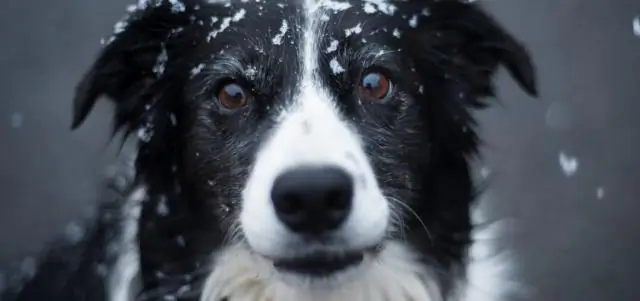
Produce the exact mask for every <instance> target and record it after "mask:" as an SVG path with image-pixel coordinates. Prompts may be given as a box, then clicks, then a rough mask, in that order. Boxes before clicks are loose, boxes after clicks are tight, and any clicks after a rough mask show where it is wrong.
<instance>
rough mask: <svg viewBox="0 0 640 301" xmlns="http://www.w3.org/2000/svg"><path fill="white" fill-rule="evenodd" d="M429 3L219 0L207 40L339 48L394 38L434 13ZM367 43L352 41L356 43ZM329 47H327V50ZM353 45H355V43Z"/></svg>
mask: <svg viewBox="0 0 640 301" xmlns="http://www.w3.org/2000/svg"><path fill="white" fill-rule="evenodd" d="M427 3H429V1H425V4H424V5H416V4H415V3H412V2H411V3H410V2H407V1H389V0H353V1H335V0H292V1H266V0H230V1H229V0H217V1H209V5H213V6H215V7H216V9H214V10H212V12H213V13H212V14H213V15H212V16H210V20H208V21H209V22H210V32H209V34H208V35H207V42H208V43H212V44H213V45H214V47H216V46H217V47H222V48H228V47H230V46H234V44H235V45H236V46H238V45H240V44H243V43H242V42H248V43H247V44H248V45H247V47H252V48H254V49H248V50H256V51H258V52H259V53H263V54H273V51H276V52H277V51H280V50H279V49H284V48H288V49H292V50H294V49H297V50H301V48H302V47H303V45H304V44H305V40H306V39H314V43H313V45H314V47H317V48H322V49H316V51H315V53H317V54H320V55H322V54H323V53H324V54H325V55H326V54H327V53H330V52H332V51H333V50H337V47H338V46H339V44H340V42H341V41H345V40H347V39H349V40H352V41H353V40H355V41H361V42H363V43H364V44H366V43H368V42H373V43H379V44H383V45H384V44H393V43H394V42H396V41H397V40H399V39H401V38H402V36H403V34H405V32H407V31H410V30H411V29H413V28H416V27H418V25H419V23H420V21H421V19H422V18H426V17H428V14H429V10H428V6H427ZM363 43H351V44H350V46H351V47H357V46H358V45H360V46H362V45H363ZM323 50H324V51H323ZM350 50H352V49H350ZM288 59H291V58H288Z"/></svg>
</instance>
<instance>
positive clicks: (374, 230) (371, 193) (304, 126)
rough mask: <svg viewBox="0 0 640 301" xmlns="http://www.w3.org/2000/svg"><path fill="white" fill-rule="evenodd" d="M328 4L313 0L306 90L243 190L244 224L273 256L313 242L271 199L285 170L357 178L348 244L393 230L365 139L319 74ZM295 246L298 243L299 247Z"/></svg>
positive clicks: (372, 240)
mask: <svg viewBox="0 0 640 301" xmlns="http://www.w3.org/2000/svg"><path fill="white" fill-rule="evenodd" d="M323 10H324V6H321V5H319V4H316V3H315V1H310V3H307V12H308V13H307V14H308V16H307V17H308V18H307V20H308V24H304V25H303V26H305V28H306V30H305V31H304V35H305V36H304V37H301V38H302V39H303V40H304V41H305V42H304V45H303V47H302V48H301V51H300V56H301V61H302V62H303V63H302V64H303V66H302V70H303V71H302V72H301V74H300V77H301V78H300V89H299V91H298V92H297V93H296V94H295V95H293V97H292V98H293V99H291V103H290V105H289V106H288V107H287V108H286V109H284V110H283V111H282V112H281V114H280V118H279V120H277V125H276V126H275V128H274V129H273V133H272V135H271V137H270V138H269V140H268V141H267V142H266V143H265V145H264V146H263V147H262V148H261V150H260V151H259V152H258V155H257V159H256V162H255V165H254V166H253V170H252V173H251V174H250V176H249V179H248V181H247V184H246V186H245V188H244V190H243V193H242V197H243V199H242V211H241V214H240V224H241V227H242V231H243V233H244V235H245V237H246V239H247V241H248V242H249V245H250V246H251V247H252V248H253V250H255V251H257V252H258V253H260V254H262V255H265V256H267V257H277V258H282V257H288V256H299V255H302V254H303V253H306V252H311V251H312V250H310V249H305V248H308V247H310V246H307V245H304V244H300V243H298V241H299V239H298V238H297V237H296V236H295V235H294V234H293V233H291V232H290V231H289V230H287V229H286V228H285V226H284V225H283V224H282V223H281V222H280V221H279V220H278V218H277V216H276V213H275V210H274V208H273V205H272V202H271V188H272V185H273V183H274V181H275V179H276V178H277V177H278V176H279V175H280V174H281V173H282V172H284V171H286V170H288V169H291V168H295V167H298V166H308V165H311V166H322V165H331V166H337V167H341V168H343V169H344V170H345V171H347V172H349V173H350V174H351V175H352V176H353V178H354V179H355V180H356V181H355V189H354V198H353V206H352V211H351V213H350V215H349V217H348V218H347V220H346V222H345V224H344V225H343V226H342V227H341V228H340V229H339V230H338V232H337V233H336V234H337V236H338V237H340V238H342V240H343V241H347V242H348V245H344V246H341V247H342V248H345V249H362V248H366V247H370V246H372V245H375V244H377V243H379V242H380V241H381V239H382V238H383V237H384V235H385V233H386V231H387V224H388V221H389V214H390V212H389V206H388V204H387V201H386V199H385V197H384V195H383V194H382V191H381V190H380V188H379V187H378V184H377V182H376V177H375V174H374V171H373V169H372V167H371V165H370V164H369V161H368V158H367V155H366V154H365V152H364V150H363V147H362V145H361V142H360V137H359V136H358V134H357V133H356V131H355V130H354V129H353V128H352V127H351V126H350V125H349V123H348V122H347V121H345V120H344V119H342V118H341V116H340V114H339V112H338V110H337V108H336V107H335V105H334V101H335V100H334V99H333V96H332V95H331V94H330V93H329V92H328V91H327V89H325V88H324V87H322V86H321V85H320V82H321V81H320V79H319V76H318V58H319V51H320V49H319V48H318V45H317V44H316V43H315V41H318V40H319V37H318V24H317V21H318V20H319V18H320V16H321V14H322V13H323ZM294 246H295V247H294Z"/></svg>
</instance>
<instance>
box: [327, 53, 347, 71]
mask: <svg viewBox="0 0 640 301" xmlns="http://www.w3.org/2000/svg"><path fill="white" fill-rule="evenodd" d="M329 67H331V71H332V72H333V74H334V75H338V74H340V73H342V72H345V71H346V70H345V69H344V67H342V65H340V62H338V59H336V58H335V57H334V58H333V59H331V61H330V62H329Z"/></svg>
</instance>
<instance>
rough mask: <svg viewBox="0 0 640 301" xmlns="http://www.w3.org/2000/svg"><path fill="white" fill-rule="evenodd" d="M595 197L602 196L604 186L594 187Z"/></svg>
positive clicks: (599, 198)
mask: <svg viewBox="0 0 640 301" xmlns="http://www.w3.org/2000/svg"><path fill="white" fill-rule="evenodd" d="M596 197H598V200H601V199H603V198H604V187H598V189H596Z"/></svg>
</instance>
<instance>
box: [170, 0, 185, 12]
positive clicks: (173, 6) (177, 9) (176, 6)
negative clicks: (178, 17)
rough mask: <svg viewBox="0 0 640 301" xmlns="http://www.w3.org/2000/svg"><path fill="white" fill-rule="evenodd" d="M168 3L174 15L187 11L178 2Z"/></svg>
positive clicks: (175, 0) (173, 0)
mask: <svg viewBox="0 0 640 301" xmlns="http://www.w3.org/2000/svg"><path fill="white" fill-rule="evenodd" d="M169 3H170V4H171V11H172V12H174V13H181V12H184V11H186V10H187V8H186V7H185V6H184V3H182V2H181V1H180V0H169Z"/></svg>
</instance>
